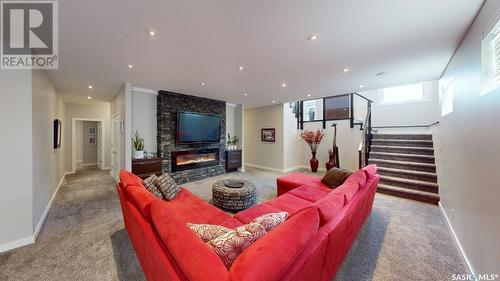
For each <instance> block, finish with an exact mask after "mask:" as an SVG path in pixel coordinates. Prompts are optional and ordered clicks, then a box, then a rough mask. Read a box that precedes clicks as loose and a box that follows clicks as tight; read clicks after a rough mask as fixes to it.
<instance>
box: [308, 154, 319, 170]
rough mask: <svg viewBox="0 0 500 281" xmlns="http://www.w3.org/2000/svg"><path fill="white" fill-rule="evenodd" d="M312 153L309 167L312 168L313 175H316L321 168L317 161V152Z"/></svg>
mask: <svg viewBox="0 0 500 281" xmlns="http://www.w3.org/2000/svg"><path fill="white" fill-rule="evenodd" d="M311 153H312V158H311V160H309V165H310V166H311V171H312V172H313V173H316V172H317V171H318V167H319V161H318V159H316V152H311Z"/></svg>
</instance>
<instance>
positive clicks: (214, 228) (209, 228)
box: [187, 223, 232, 242]
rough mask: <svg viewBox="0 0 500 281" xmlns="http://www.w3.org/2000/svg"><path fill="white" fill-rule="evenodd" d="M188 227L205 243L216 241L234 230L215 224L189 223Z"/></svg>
mask: <svg viewBox="0 0 500 281" xmlns="http://www.w3.org/2000/svg"><path fill="white" fill-rule="evenodd" d="M187 226H188V227H189V228H190V229H191V230H192V231H193V232H194V233H195V234H196V235H198V237H200V238H201V240H203V242H208V241H210V240H212V239H215V238H217V237H219V236H221V235H223V234H226V233H228V232H229V231H231V230H232V229H230V228H227V227H224V226H222V225H215V224H194V223H188V224H187Z"/></svg>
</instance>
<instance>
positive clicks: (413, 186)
mask: <svg viewBox="0 0 500 281" xmlns="http://www.w3.org/2000/svg"><path fill="white" fill-rule="evenodd" d="M380 183H381V184H385V185H392V186H397V187H404V188H408V189H413V190H420V191H426V192H432V193H436V194H437V193H438V189H437V187H435V186H427V185H420V184H415V183H406V182H399V181H392V180H387V179H380Z"/></svg>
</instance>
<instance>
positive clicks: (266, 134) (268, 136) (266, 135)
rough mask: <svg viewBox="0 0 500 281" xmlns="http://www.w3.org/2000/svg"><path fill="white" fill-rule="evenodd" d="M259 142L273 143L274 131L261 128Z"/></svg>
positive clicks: (274, 138)
mask: <svg viewBox="0 0 500 281" xmlns="http://www.w3.org/2000/svg"><path fill="white" fill-rule="evenodd" d="M260 140H261V141H263V142H275V141H276V129H275V128H263V129H261V130H260Z"/></svg>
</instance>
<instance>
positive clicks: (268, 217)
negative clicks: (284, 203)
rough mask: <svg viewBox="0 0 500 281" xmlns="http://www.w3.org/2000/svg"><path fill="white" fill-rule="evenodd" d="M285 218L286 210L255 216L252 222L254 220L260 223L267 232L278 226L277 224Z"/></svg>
mask: <svg viewBox="0 0 500 281" xmlns="http://www.w3.org/2000/svg"><path fill="white" fill-rule="evenodd" d="M287 218H288V213H287V212H279V213H270V214H265V215H262V216H260V217H257V218H255V219H254V220H253V221H252V223H254V222H255V223H258V224H260V225H262V227H264V229H265V230H266V231H267V232H269V231H271V230H273V229H275V228H276V227H278V225H280V224H282V223H283V222H284V221H285V220H286V219H287Z"/></svg>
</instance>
